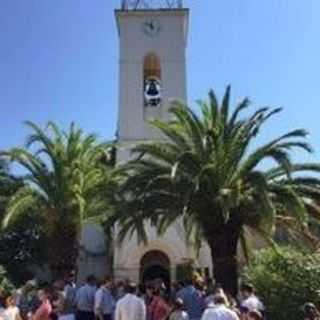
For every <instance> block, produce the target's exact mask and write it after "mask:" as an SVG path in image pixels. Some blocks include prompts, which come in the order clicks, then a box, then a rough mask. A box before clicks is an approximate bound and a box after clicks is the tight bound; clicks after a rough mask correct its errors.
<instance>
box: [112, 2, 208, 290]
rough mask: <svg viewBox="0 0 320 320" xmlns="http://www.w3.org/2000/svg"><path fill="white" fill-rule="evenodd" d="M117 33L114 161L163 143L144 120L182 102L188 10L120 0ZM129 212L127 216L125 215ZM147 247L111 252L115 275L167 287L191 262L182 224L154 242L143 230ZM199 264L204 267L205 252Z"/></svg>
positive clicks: (129, 245)
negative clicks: (147, 143)
mask: <svg viewBox="0 0 320 320" xmlns="http://www.w3.org/2000/svg"><path fill="white" fill-rule="evenodd" d="M115 16H116V22H117V28H118V35H119V45H120V50H119V54H120V56H119V119H118V143H119V148H118V150H117V163H120V162H126V161H128V160H129V159H130V152H129V151H128V150H129V149H130V147H132V146H133V145H134V144H135V143H138V142H140V141H143V140H155V139H162V138H163V137H162V136H161V134H160V133H159V132H157V131H155V130H153V129H152V128H151V126H150V125H149V120H150V119H154V118H158V119H162V120H165V121H166V120H169V117H170V115H169V112H168V108H169V103H170V100H171V99H180V100H183V101H186V100H187V88H186V86H187V85H186V47H187V37H188V21H189V10H188V9H186V8H185V7H184V6H183V2H182V1H181V0H180V1H179V0H175V1H173V0H162V1H161V0H135V1H132V0H131V1H130V0H123V1H122V2H121V8H120V9H118V10H116V11H115ZM128 214H130V212H128ZM146 229H147V232H148V243H147V244H141V243H138V241H137V238H136V236H133V237H130V238H129V237H128V239H125V241H123V243H122V244H119V243H116V244H115V248H114V259H113V260H114V276H115V278H116V279H127V278H130V279H131V280H133V281H142V282H146V281H149V280H152V279H155V278H161V279H163V280H164V281H165V283H167V284H169V283H170V281H171V280H175V279H176V278H177V270H179V268H180V267H181V266H182V265H184V264H185V263H186V262H188V261H194V260H195V259H197V258H196V257H195V254H194V251H193V249H192V248H190V246H189V245H188V244H187V243H186V241H185V239H186V237H185V233H184V228H183V227H182V225H181V224H179V223H177V224H176V225H173V226H171V227H170V228H169V229H168V231H167V232H166V234H165V235H164V236H162V237H161V238H159V236H158V234H157V232H156V230H155V229H154V228H153V227H151V226H150V225H147V226H146ZM203 257H204V258H203V259H202V258H201V259H200V260H199V266H209V264H210V261H209V262H208V261H207V260H206V259H207V257H209V255H207V254H204V255H203Z"/></svg>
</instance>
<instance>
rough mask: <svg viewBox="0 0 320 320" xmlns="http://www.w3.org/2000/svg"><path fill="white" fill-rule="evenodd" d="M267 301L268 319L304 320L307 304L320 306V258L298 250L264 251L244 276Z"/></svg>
mask: <svg viewBox="0 0 320 320" xmlns="http://www.w3.org/2000/svg"><path fill="white" fill-rule="evenodd" d="M244 280H245V281H249V282H250V283H252V284H253V285H254V286H255V288H256V290H257V293H258V295H259V296H260V297H261V298H262V300H263V301H264V303H265V305H266V308H267V313H268V315H269V316H268V318H269V319H273V320H283V319H290V320H296V319H297V320H298V319H301V311H300V310H301V309H300V308H301V306H302V305H303V304H304V303H305V302H306V301H312V302H314V303H316V304H319V302H320V291H319V290H320V254H313V255H311V254H303V253H301V252H298V251H296V250H294V249H290V248H282V249H281V250H280V252H278V253H277V252H275V251H274V250H272V249H265V250H261V251H260V252H259V253H258V254H257V256H256V258H255V260H254V262H253V263H252V265H251V266H249V267H248V268H247V269H246V271H245V274H244Z"/></svg>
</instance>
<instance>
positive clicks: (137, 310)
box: [115, 283, 146, 320]
mask: <svg viewBox="0 0 320 320" xmlns="http://www.w3.org/2000/svg"><path fill="white" fill-rule="evenodd" d="M126 292H127V293H126V294H125V296H124V297H123V298H121V299H120V300H119V301H118V302H117V305H116V312H115V320H145V319H146V307H145V304H144V301H143V300H142V299H140V298H138V297H137V296H136V292H137V285H136V284H135V283H129V284H128V286H127V288H126Z"/></svg>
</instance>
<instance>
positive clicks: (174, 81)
mask: <svg viewBox="0 0 320 320" xmlns="http://www.w3.org/2000/svg"><path fill="white" fill-rule="evenodd" d="M115 15H116V22H117V27H118V35H119V44H120V50H119V51H120V57H119V115H118V140H119V142H126V141H130V142H132V141H135V140H136V141H141V140H149V139H157V138H160V137H159V134H158V133H157V132H154V131H153V130H152V129H151V128H150V126H149V124H148V120H150V119H153V118H161V119H164V120H168V119H169V118H168V105H169V101H170V99H172V98H179V99H182V100H184V101H186V99H187V89H186V46H187V35H188V15H189V11H188V9H185V8H184V7H183V3H182V1H181V0H175V1H173V0H162V1H161V0H134V1H133V0H122V2H121V9H119V10H116V11H115Z"/></svg>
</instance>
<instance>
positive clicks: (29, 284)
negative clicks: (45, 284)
mask: <svg viewBox="0 0 320 320" xmlns="http://www.w3.org/2000/svg"><path fill="white" fill-rule="evenodd" d="M35 288H36V283H35V281H34V280H28V281H27V282H26V284H25V285H24V287H23V292H24V293H26V294H27V293H29V292H31V291H32V290H34V289H35Z"/></svg>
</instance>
